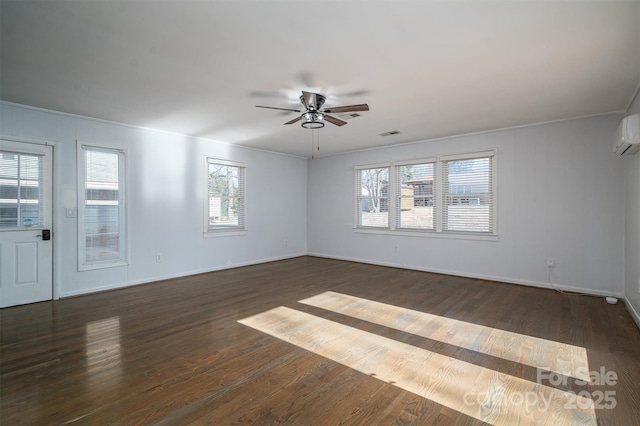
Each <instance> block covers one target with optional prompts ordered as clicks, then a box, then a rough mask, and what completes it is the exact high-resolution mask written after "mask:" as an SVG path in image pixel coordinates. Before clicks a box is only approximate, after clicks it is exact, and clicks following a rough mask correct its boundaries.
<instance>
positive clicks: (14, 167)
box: [0, 151, 44, 228]
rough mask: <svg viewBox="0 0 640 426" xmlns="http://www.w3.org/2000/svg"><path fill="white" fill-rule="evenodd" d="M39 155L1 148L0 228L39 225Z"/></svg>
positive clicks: (41, 181)
mask: <svg viewBox="0 0 640 426" xmlns="http://www.w3.org/2000/svg"><path fill="white" fill-rule="evenodd" d="M42 185H43V160H42V156H41V155H35V154H23V153H14V152H6V151H0V228H17V227H31V226H33V227H42V226H43V223H42V220H43V217H44V214H43V213H44V211H43V210H44V201H43V191H42Z"/></svg>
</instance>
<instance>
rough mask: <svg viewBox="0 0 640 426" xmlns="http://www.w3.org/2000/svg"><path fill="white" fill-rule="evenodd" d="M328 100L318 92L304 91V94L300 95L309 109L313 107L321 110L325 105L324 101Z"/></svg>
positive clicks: (301, 100)
mask: <svg viewBox="0 0 640 426" xmlns="http://www.w3.org/2000/svg"><path fill="white" fill-rule="evenodd" d="M325 100H326V98H325V97H324V96H323V95H320V94H318V93H310V92H304V91H303V92H302V95H301V96H300V102H302V105H304V106H305V107H306V108H307V109H311V110H316V111H317V110H319V109H320V108H322V105H324V101H325Z"/></svg>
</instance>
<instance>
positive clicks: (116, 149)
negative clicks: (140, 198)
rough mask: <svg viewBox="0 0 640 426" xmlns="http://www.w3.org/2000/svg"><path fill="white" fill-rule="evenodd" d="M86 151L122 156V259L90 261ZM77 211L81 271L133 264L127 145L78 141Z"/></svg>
mask: <svg viewBox="0 0 640 426" xmlns="http://www.w3.org/2000/svg"><path fill="white" fill-rule="evenodd" d="M86 151H101V152H108V153H112V154H118V220H119V222H118V227H119V232H118V235H119V236H118V248H119V253H120V256H119V258H118V259H107V260H100V261H96V262H87V256H86V254H87V240H86V214H85V203H86V201H87V200H86V197H87V195H86V186H85V185H86V155H85V152H86ZM76 155H77V161H76V164H77V211H78V214H77V216H78V271H89V270H94V269H103V268H113V267H120V266H127V265H128V264H129V260H128V259H129V227H128V222H129V220H128V219H129V217H128V204H129V203H128V197H129V195H128V192H129V191H128V190H127V188H128V186H129V185H128V181H127V179H128V150H127V148H126V147H124V146H119V145H107V144H96V143H89V142H83V141H80V140H78V141H77V148H76Z"/></svg>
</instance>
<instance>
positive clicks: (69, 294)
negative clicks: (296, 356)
mask: <svg viewBox="0 0 640 426" xmlns="http://www.w3.org/2000/svg"><path fill="white" fill-rule="evenodd" d="M300 256H306V253H295V254H289V255H286V256H277V257H270V258H265V259H258V260H251V261H248V262H241V263H234V264H232V265H221V266H214V267H212V268H204V269H197V270H191V271H183V272H178V273H176V274H169V275H158V276H155V277H149V278H144V279H141V280H135V281H125V282H120V283H113V284H108V285H104V286H99V287H93V288H90V289H83V290H77V291H62V292H60V298H65V297H74V296H82V295H85V294H91V293H98V292H101V291H108V290H116V289H119V288H126V287H131V286H134V285H140V284H148V283H152V282H156V281H163V280H170V279H173V278H181V277H188V276H190V275H198V274H205V273H207V272H215V271H222V270H225V269H234V268H242V267H243V266H251V265H259V264H261V263H268V262H276V261H278V260H286V259H293V258H295V257H300Z"/></svg>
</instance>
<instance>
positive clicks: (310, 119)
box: [256, 90, 369, 129]
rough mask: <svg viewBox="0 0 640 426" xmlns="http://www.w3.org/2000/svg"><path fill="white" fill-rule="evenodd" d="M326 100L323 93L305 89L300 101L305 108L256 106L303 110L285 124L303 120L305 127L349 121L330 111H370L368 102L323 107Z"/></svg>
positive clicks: (338, 124) (318, 126) (318, 127)
mask: <svg viewBox="0 0 640 426" xmlns="http://www.w3.org/2000/svg"><path fill="white" fill-rule="evenodd" d="M325 100H326V98H325V97H324V96H323V95H320V94H318V93H311V92H305V91H304V90H303V91H302V95H301V96H300V102H301V103H302V105H303V106H304V108H305V109H304V110H299V109H290V108H277V107H270V106H262V105H256V107H257V108H268V109H277V110H281V111H292V112H301V113H302V114H301V115H300V116H299V117H297V118H294V119H293V120H291V121H287V122H286V123H284V124H293V123H297V122H298V121H301V122H302V123H301V124H302V127H304V128H305V129H320V128H322V127H324V122H325V121H328V122H329V123H331V124H335V125H336V126H344V125H345V124H347V122H346V121H344V120H340V119H339V118H335V117H332V116H330V115H328V114H330V113H341V112H356V111H369V105H367V104H358V105H347V106H341V107H332V108H325V109H322V105H324V101H325Z"/></svg>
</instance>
